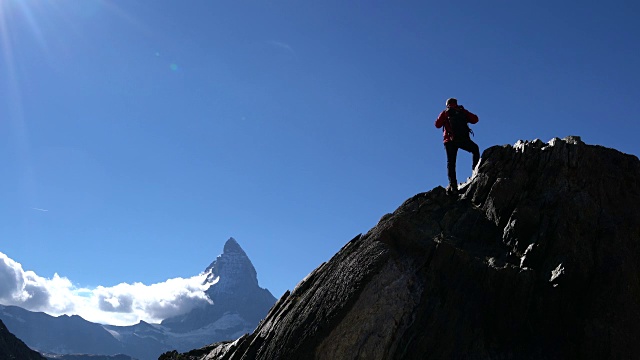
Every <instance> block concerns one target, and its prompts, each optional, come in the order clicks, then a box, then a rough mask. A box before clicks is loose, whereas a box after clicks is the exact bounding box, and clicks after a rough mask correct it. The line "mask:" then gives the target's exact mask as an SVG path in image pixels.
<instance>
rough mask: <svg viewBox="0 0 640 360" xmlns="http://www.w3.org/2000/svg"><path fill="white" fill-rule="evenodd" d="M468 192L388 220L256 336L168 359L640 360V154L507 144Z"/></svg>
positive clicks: (408, 205) (577, 144) (286, 303)
mask: <svg viewBox="0 0 640 360" xmlns="http://www.w3.org/2000/svg"><path fill="white" fill-rule="evenodd" d="M460 191H461V193H462V195H461V196H460V197H451V196H448V195H446V194H445V191H444V189H443V188H441V187H438V188H435V189H433V190H432V191H430V192H427V193H423V194H418V195H416V196H414V197H413V198H411V199H409V200H407V201H406V202H405V203H404V204H402V205H401V206H400V207H399V208H398V209H397V210H396V211H395V212H394V213H393V214H387V215H385V216H384V217H383V218H382V219H381V221H380V222H379V223H378V225H377V226H376V227H374V228H373V229H371V230H370V231H369V232H368V233H367V234H365V235H359V236H357V237H356V238H354V239H353V240H351V241H350V242H349V243H347V244H346V245H345V246H344V247H343V248H342V249H341V250H340V251H339V252H338V253H337V254H336V255H335V256H334V257H333V258H332V259H331V260H330V261H329V262H327V263H325V264H323V265H321V266H320V267H319V268H318V269H316V270H314V271H313V272H312V273H311V274H309V276H307V278H306V279H304V280H303V281H302V282H300V283H299V284H298V286H297V287H296V288H295V289H294V290H293V291H292V292H291V293H290V294H289V293H287V294H285V295H284V296H283V297H282V298H281V299H280V300H279V301H278V302H277V303H276V305H274V307H273V308H272V309H271V311H270V312H269V314H268V315H267V317H266V318H265V319H264V320H263V321H262V322H261V323H260V325H259V326H258V328H257V329H256V331H255V332H254V333H253V334H251V335H246V336H244V337H242V338H240V339H238V340H237V341H235V342H227V343H218V344H214V345H211V346H209V347H207V348H203V349H199V350H194V351H192V352H190V353H187V354H183V355H178V354H177V353H173V354H166V355H164V357H163V358H164V359H177V358H179V356H183V357H180V359H203V358H204V357H205V356H206V358H207V359H424V358H430V359H637V358H640V342H638V341H637V339H638V338H640V265H639V262H638V261H637V260H638V258H640V161H638V158H637V157H635V156H632V155H626V154H622V153H620V152H618V151H616V150H612V149H607V148H603V147H599V146H589V145H586V144H584V143H583V142H581V141H580V139H579V138H577V137H568V138H566V139H563V140H560V139H553V140H551V141H550V142H549V143H547V144H545V143H543V142H541V141H539V140H536V141H533V142H518V143H517V144H515V145H514V146H495V147H492V148H489V149H487V150H486V151H485V152H484V153H483V155H482V160H481V163H480V165H479V168H478V169H477V173H476V174H475V175H474V177H473V179H472V180H471V181H470V182H469V183H467V184H464V185H463V186H462V187H461V189H460Z"/></svg>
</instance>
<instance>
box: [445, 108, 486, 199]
mask: <svg viewBox="0 0 640 360" xmlns="http://www.w3.org/2000/svg"><path fill="white" fill-rule="evenodd" d="M446 104H447V108H446V109H445V110H444V111H442V112H441V113H440V115H438V118H437V119H436V127H437V128H438V129H439V128H443V136H444V148H445V151H446V152H447V176H448V177H449V186H447V194H452V195H456V194H457V193H458V179H457V178H456V157H457V156H458V149H462V150H465V151H467V152H470V153H472V154H473V166H472V170H473V169H475V168H476V165H477V164H478V161H480V148H479V147H478V144H476V143H475V142H473V140H471V138H470V136H469V133H473V132H472V131H471V129H469V125H467V123H470V124H475V123H477V122H478V116H477V115H475V114H473V113H471V112H470V111H469V110H467V109H465V108H464V107H463V106H462V105H458V100H457V99H454V98H449V99H447V103H446Z"/></svg>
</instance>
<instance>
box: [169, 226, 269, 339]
mask: <svg viewBox="0 0 640 360" xmlns="http://www.w3.org/2000/svg"><path fill="white" fill-rule="evenodd" d="M205 271H206V272H207V273H209V275H208V277H207V280H206V281H207V282H212V283H213V285H211V286H210V287H209V289H208V290H207V291H206V294H207V295H208V296H209V298H210V299H211V301H212V302H213V304H212V305H206V306H204V307H200V308H196V309H193V310H192V311H191V312H189V313H187V314H184V315H179V316H175V317H172V318H169V319H166V320H164V321H162V323H161V325H162V326H164V327H167V328H169V329H170V330H171V331H172V332H177V333H185V332H189V331H194V330H197V329H200V328H202V327H204V326H207V325H209V324H212V323H215V322H217V321H220V320H221V319H224V321H225V323H226V324H227V328H226V331H227V333H228V334H232V333H236V332H237V333H238V336H240V335H242V334H244V333H246V332H249V331H251V330H253V328H254V327H255V326H256V325H257V324H258V322H259V321H260V320H261V319H262V318H263V317H264V315H265V314H266V313H267V312H268V311H269V308H270V307H271V306H272V305H273V304H274V303H275V302H276V298H275V297H274V296H273V295H272V294H271V292H269V290H267V289H263V288H261V287H260V286H258V275H257V273H256V269H255V268H254V267H253V264H252V263H251V260H249V257H248V256H247V254H246V253H245V252H244V250H243V249H242V247H240V244H238V242H237V241H236V240H235V239H234V238H230V239H229V240H227V242H226V243H225V244H224V250H223V253H222V254H221V255H220V256H218V257H217V258H216V260H215V261H214V262H212V263H211V265H209V266H208V267H207V269H206V270H205ZM233 329H236V332H234V331H232V330H233ZM247 330H248V331H247Z"/></svg>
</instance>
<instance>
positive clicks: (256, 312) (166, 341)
mask: <svg viewBox="0 0 640 360" xmlns="http://www.w3.org/2000/svg"><path fill="white" fill-rule="evenodd" d="M206 271H207V273H209V278H208V279H207V281H210V280H213V279H216V278H218V281H217V283H215V284H214V285H211V287H210V288H209V289H208V290H207V291H206V293H207V295H208V296H209V297H210V298H211V300H212V301H213V304H212V305H206V306H203V307H199V308H196V309H193V310H192V311H191V312H189V313H186V314H183V315H181V316H177V317H173V318H169V319H166V320H164V321H163V322H162V323H161V324H149V323H146V322H144V321H141V322H140V323H138V324H136V325H132V326H112V325H101V324H96V323H92V322H89V321H86V320H84V319H83V318H82V317H80V316H77V315H73V316H67V315H62V316H58V317H53V316H50V315H47V314H45V313H42V312H31V311H27V310H25V309H22V308H20V307H16V306H2V305H0V320H2V321H4V323H5V324H6V326H7V328H8V329H9V331H10V332H11V333H13V334H14V335H15V336H17V337H18V338H19V339H21V340H22V341H24V342H25V343H26V344H27V345H28V346H29V347H30V348H32V349H34V350H37V351H40V352H41V353H47V354H62V355H64V354H96V355H117V354H126V355H129V356H132V357H134V358H137V359H140V360H155V359H157V358H158V356H159V355H160V354H162V353H164V352H166V351H170V350H178V351H186V350H189V349H193V348H198V347H202V346H204V345H208V344H211V343H214V342H217V341H222V340H233V339H236V338H238V337H240V336H242V335H244V334H246V333H250V332H252V331H253V330H254V329H255V327H256V326H257V325H258V323H259V321H260V320H261V319H262V318H263V317H264V316H265V315H266V314H267V312H268V311H269V308H271V306H272V305H273V304H274V303H275V302H276V299H275V297H274V296H273V295H272V294H271V293H270V292H269V290H267V289H263V288H260V287H259V285H258V279H257V273H256V270H255V268H254V267H253V264H252V263H251V260H249V258H248V257H247V254H246V253H245V252H244V250H242V248H241V247H240V245H239V244H238V242H237V241H236V240H235V239H233V238H230V239H229V240H228V241H227V242H226V243H225V245H224V250H223V253H222V255H220V256H218V257H217V258H216V260H215V261H214V262H213V263H211V265H209V266H208V267H207V269H206ZM47 356H50V358H54V357H52V356H53V355H47ZM58 358H59V359H63V360H67V359H71V358H65V357H58ZM73 359H78V360H81V359H79V358H77V357H75V358H73ZM92 359H96V358H92ZM114 359H115V358H114ZM118 360H119V359H118Z"/></svg>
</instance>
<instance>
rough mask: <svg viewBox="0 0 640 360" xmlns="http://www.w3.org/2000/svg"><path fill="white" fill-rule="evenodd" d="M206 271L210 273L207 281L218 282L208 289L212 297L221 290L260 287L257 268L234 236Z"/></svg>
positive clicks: (232, 290) (233, 290)
mask: <svg viewBox="0 0 640 360" xmlns="http://www.w3.org/2000/svg"><path fill="white" fill-rule="evenodd" d="M205 272H206V273H208V274H209V275H208V277H207V282H212V283H213V282H216V284H215V285H214V286H212V287H210V288H209V290H208V291H207V293H208V294H209V296H210V297H214V296H215V295H214V294H218V293H220V292H229V291H231V292H235V291H237V290H239V288H247V287H248V288H253V287H258V274H257V273H256V269H255V268H254V267H253V264H252V263H251V260H249V257H248V256H247V254H246V253H245V252H244V250H242V247H240V244H238V242H237V241H236V239H234V238H232V237H231V238H229V240H227V242H226V243H225V244H224V250H223V252H222V255H219V256H218V257H217V258H216V260H215V261H214V262H212V263H211V265H209V266H208V267H207V269H206V270H205ZM212 300H213V299H212Z"/></svg>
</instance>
